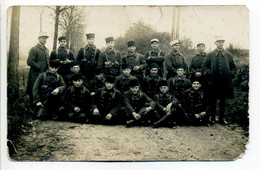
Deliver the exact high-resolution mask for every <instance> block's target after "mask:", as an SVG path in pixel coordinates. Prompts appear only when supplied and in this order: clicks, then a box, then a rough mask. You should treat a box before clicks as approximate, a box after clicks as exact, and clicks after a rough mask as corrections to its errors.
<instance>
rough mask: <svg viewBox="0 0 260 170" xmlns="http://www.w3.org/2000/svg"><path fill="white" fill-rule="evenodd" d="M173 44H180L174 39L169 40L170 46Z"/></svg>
mask: <svg viewBox="0 0 260 170" xmlns="http://www.w3.org/2000/svg"><path fill="white" fill-rule="evenodd" d="M174 44H180V41H179V40H177V39H176V40H173V41H171V42H170V46H173V45H174Z"/></svg>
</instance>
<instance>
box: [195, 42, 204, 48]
mask: <svg viewBox="0 0 260 170" xmlns="http://www.w3.org/2000/svg"><path fill="white" fill-rule="evenodd" d="M199 45H204V46H205V44H204V43H203V42H199V43H198V44H197V47H198V46H199Z"/></svg>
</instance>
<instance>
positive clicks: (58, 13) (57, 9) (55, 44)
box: [53, 6, 61, 50]
mask: <svg viewBox="0 0 260 170" xmlns="http://www.w3.org/2000/svg"><path fill="white" fill-rule="evenodd" d="M60 8H61V7H60V6H56V11H55V15H56V16H55V27H54V39H53V50H55V49H56V48H57V39H58V29H59V28H58V26H59V18H60Z"/></svg>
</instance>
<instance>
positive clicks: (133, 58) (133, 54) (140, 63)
mask: <svg viewBox="0 0 260 170" xmlns="http://www.w3.org/2000/svg"><path fill="white" fill-rule="evenodd" d="M127 46H128V52H127V54H126V56H124V57H123V58H122V62H123V63H128V64H129V65H130V66H131V69H132V71H131V74H132V75H133V76H135V77H136V78H138V80H139V82H140V83H141V81H142V80H143V77H144V71H145V69H146V68H147V64H146V61H145V59H144V57H143V55H141V54H139V53H138V52H137V51H136V46H135V42H134V41H129V42H128V43H127Z"/></svg>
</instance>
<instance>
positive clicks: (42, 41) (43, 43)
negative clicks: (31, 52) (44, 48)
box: [38, 37, 47, 45]
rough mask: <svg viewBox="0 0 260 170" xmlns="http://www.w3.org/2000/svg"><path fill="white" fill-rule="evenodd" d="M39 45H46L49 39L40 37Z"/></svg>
mask: <svg viewBox="0 0 260 170" xmlns="http://www.w3.org/2000/svg"><path fill="white" fill-rule="evenodd" d="M38 41H39V43H41V44H42V45H45V44H46V42H47V37H39V38H38Z"/></svg>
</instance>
